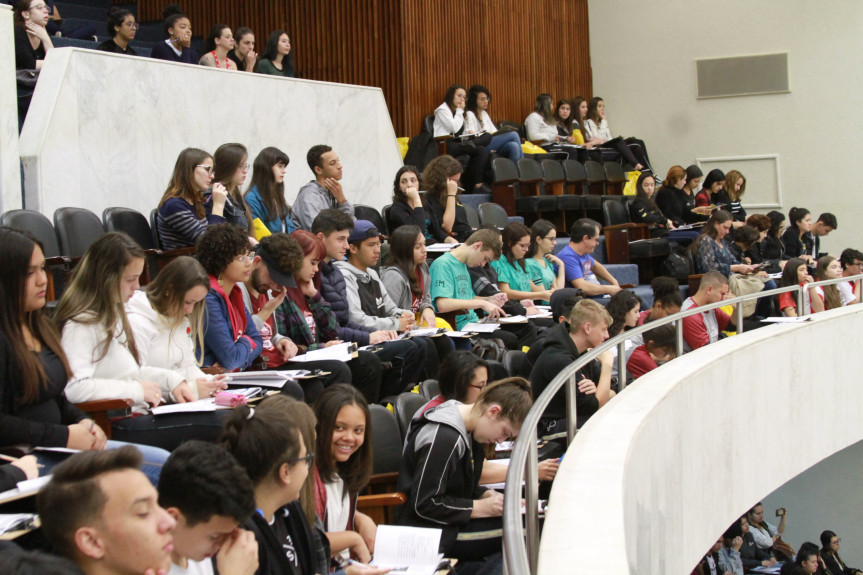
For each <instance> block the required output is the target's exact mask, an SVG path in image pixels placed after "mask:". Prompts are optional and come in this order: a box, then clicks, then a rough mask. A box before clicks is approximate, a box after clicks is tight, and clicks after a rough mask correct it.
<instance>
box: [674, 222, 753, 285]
mask: <svg viewBox="0 0 863 575" xmlns="http://www.w3.org/2000/svg"><path fill="white" fill-rule="evenodd" d="M731 222H732V219H731V214H730V213H728V212H726V211H725V210H716V211H715V212H713V215H712V216H710V219H709V220H707V223H706V224H704V230H703V231H702V232H701V235H700V236H698V238H697V239H696V240H695V241H694V242H692V246H691V247H690V248H689V249H690V250H691V252H692V256H693V260H694V261H695V272H696V273H699V274H703V273H706V272H708V271H711V270H713V271H717V272H719V273H721V274H722V275H724V276H725V277H728V276H730V275H731V274H733V273H739V274H750V273H755V272H757V271H758V266H757V265H754V264H745V263H742V262H740V261H738V260H737V259H736V258H735V257H734V255H733V254H732V253H731V252H730V251H729V250H728V247H727V245H726V244H725V243H724V242H723V239H724V238H725V236H727V235H728V233H729V232H730V231H731Z"/></svg>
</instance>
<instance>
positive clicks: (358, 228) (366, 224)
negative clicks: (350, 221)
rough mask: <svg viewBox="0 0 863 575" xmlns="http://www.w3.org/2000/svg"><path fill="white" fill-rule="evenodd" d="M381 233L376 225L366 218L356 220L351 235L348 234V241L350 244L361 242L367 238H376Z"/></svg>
mask: <svg viewBox="0 0 863 575" xmlns="http://www.w3.org/2000/svg"><path fill="white" fill-rule="evenodd" d="M380 235H381V233H380V232H379V231H378V228H377V226H375V225H374V224H373V223H372V222H370V221H368V220H357V221H356V222H354V229H353V230H351V235H349V236H348V242H349V243H352V244H358V243H362V242H363V241H365V240H367V239H369V238H376V237H378V236H380Z"/></svg>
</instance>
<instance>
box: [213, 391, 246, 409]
mask: <svg viewBox="0 0 863 575" xmlns="http://www.w3.org/2000/svg"><path fill="white" fill-rule="evenodd" d="M245 404H246V396H245V395H243V394H241V393H233V392H231V391H220V392H219V393H217V394H216V405H222V406H225V407H237V406H238V405H245Z"/></svg>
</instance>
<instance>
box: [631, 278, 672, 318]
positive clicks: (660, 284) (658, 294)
mask: <svg viewBox="0 0 863 575" xmlns="http://www.w3.org/2000/svg"><path fill="white" fill-rule="evenodd" d="M650 289H651V291H653V305H652V306H651V307H650V309H648V310H646V311H643V312H641V313H639V314H638V325H644V324H645V323H647V322H649V321H653V320H655V319H662V318H664V317H666V316H669V315H672V314H675V313H678V312H679V311H680V306H682V305H683V298H682V297H681V295H680V284H678V283H677V280H676V279H674V278H670V277H667V276H657V277H655V278H653V280H652V281H651V282H650Z"/></svg>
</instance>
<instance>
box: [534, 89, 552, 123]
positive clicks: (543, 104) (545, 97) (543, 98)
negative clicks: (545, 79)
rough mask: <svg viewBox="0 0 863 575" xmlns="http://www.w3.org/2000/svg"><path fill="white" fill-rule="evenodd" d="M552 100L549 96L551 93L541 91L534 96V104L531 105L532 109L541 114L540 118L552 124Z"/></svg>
mask: <svg viewBox="0 0 863 575" xmlns="http://www.w3.org/2000/svg"><path fill="white" fill-rule="evenodd" d="M553 103H554V100H553V99H552V98H551V94H545V93H542V94H540V95H539V96H537V97H536V104H534V106H533V111H534V112H536V113H537V114H539V115H540V116H542V119H543V120H545V123H546V124H554V123H555V119H554V110H553V109H552V105H553Z"/></svg>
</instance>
